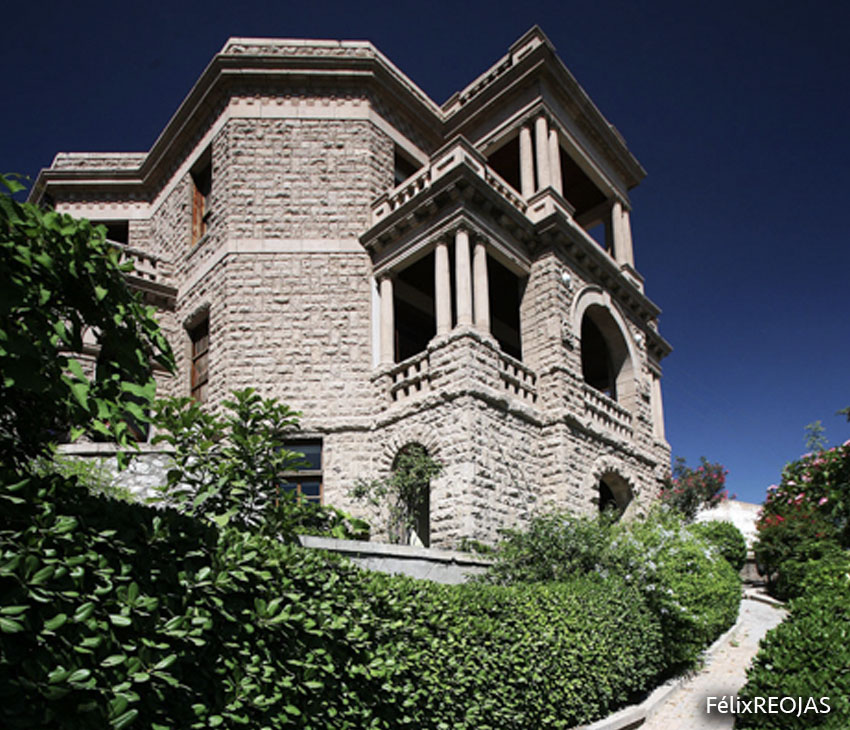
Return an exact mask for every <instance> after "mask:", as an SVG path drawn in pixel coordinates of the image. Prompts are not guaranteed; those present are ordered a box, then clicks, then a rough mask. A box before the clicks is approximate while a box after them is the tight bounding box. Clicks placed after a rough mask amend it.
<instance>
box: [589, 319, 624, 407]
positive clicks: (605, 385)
mask: <svg viewBox="0 0 850 730" xmlns="http://www.w3.org/2000/svg"><path fill="white" fill-rule="evenodd" d="M581 374H582V377H583V378H584V382H585V383H587V384H588V385H589V386H591V387H592V388H596V390H599V391H601V392H603V393H605V395H607V396H608V397H609V398H613V399H615V400H616V398H617V388H616V380H615V378H614V364H613V362H612V359H611V352H610V350H609V349H608V343H607V342H606V341H605V336H604V335H603V334H602V332H601V331H600V329H599V327H597V326H596V323H595V322H594V321H593V320H592V319H591V318H590V317H588V316H587V315H586V314H585V315H584V318H583V319H582V321H581Z"/></svg>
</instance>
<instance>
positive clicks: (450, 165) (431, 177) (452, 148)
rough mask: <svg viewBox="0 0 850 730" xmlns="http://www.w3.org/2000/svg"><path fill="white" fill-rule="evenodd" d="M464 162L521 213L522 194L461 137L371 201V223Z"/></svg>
mask: <svg viewBox="0 0 850 730" xmlns="http://www.w3.org/2000/svg"><path fill="white" fill-rule="evenodd" d="M461 165H466V166H467V167H468V168H469V169H471V170H472V171H473V172H474V173H475V174H476V175H478V177H480V178H481V179H482V180H484V181H485V182H486V183H487V184H488V185H489V186H490V187H491V188H492V189H493V190H495V191H496V192H497V193H499V195H501V196H502V197H503V198H504V199H505V200H507V201H508V202H509V203H510V204H511V205H512V206H513V207H514V208H516V209H517V210H519V211H520V212H521V213H523V214H525V212H526V209H527V205H526V203H525V201H524V200H523V198H522V196H521V195H520V194H519V193H518V192H517V191H516V190H514V188H513V187H512V186H511V185H510V184H509V183H508V182H507V181H506V180H505V179H504V178H503V177H501V176H500V175H499V174H498V173H497V172H496V171H495V170H493V168H491V167H489V166H488V165H487V162H486V160H485V158H484V156H483V155H482V154H481V153H480V152H478V151H477V150H476V149H475V148H474V147H473V146H472V145H471V144H470V143H469V142H467V141H466V140H465V139H463V138H459V139H457V140H456V141H454V142H452V143H450V144H449V145H447V146H446V147H444V148H443V149H441V150H439V151H438V152H436V153H435V154H434V156H433V157H432V158H431V161H430V162H429V163H428V164H427V165H425V167H423V168H422V169H421V170H419V171H418V172H416V173H415V174H414V175H412V176H411V177H409V178H408V179H407V180H405V181H404V182H403V183H401V185H398V186H396V187H395V188H393V189H392V190H390V191H389V192H387V193H384V194H383V195H381V196H380V197H379V198H378V199H377V200H375V202H374V203H373V204H372V225H375V224H376V223H378V222H379V221H381V220H382V219H383V218H385V217H386V216H388V215H389V214H390V213H392V212H393V211H395V210H397V209H398V208H400V207H401V206H403V205H404V204H405V203H407V202H408V201H410V200H412V199H413V198H415V197H417V196H418V195H420V194H421V193H422V192H424V191H426V190H428V189H429V188H430V187H431V186H432V185H433V184H434V183H435V182H437V180H439V179H440V178H441V177H443V176H444V175H447V174H448V173H449V172H451V171H452V170H454V169H455V168H457V167H459V166H461Z"/></svg>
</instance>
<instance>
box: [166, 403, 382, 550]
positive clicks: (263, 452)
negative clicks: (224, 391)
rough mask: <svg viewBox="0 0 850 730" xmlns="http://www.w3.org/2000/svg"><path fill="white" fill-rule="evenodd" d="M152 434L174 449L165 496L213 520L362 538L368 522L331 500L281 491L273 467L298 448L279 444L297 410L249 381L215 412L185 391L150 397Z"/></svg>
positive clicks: (269, 530) (289, 461)
mask: <svg viewBox="0 0 850 730" xmlns="http://www.w3.org/2000/svg"><path fill="white" fill-rule="evenodd" d="M156 405H157V409H156V418H155V420H156V424H157V426H158V427H159V428H160V429H161V432H160V433H159V434H158V435H157V436H156V437H155V438H154V442H155V443H158V442H162V441H165V442H166V443H168V444H169V445H170V446H171V447H172V448H173V449H174V464H173V465H172V467H171V468H170V469H169V471H168V482H167V484H166V485H164V486H163V487H162V489H161V492H162V493H163V496H164V499H165V501H166V503H168V504H170V505H172V506H174V507H176V508H177V509H178V510H180V511H182V512H184V513H187V514H191V515H195V516H197V517H205V518H210V519H213V520H214V521H216V523H217V524H219V525H222V526H224V525H227V524H230V525H232V526H235V527H238V528H240V529H249V530H253V531H260V532H264V533H265V534H268V535H275V536H281V537H283V538H284V539H287V540H289V541H294V540H295V539H296V537H295V536H296V533H302V534H304V533H306V534H326V535H329V536H331V537H339V538H350V539H358V540H368V539H369V525H368V524H366V523H365V522H364V521H362V520H358V519H355V518H354V517H351V516H350V515H347V514H346V513H344V512H342V511H340V510H338V509H335V508H333V507H324V506H320V505H317V504H313V503H310V502H307V501H306V500H301V499H299V498H298V497H297V496H296V495H294V494H287V493H283V492H282V491H281V486H280V484H281V474H283V473H284V472H285V471H289V470H292V469H295V468H297V467H298V466H300V464H301V456H300V455H299V454H297V453H294V452H292V451H289V450H287V449H286V448H285V443H286V439H287V438H288V437H290V436H291V435H292V433H293V432H295V431H296V430H297V428H298V417H299V415H300V414H299V413H297V412H295V411H293V410H291V409H290V408H289V407H288V406H286V405H284V404H282V403H280V402H279V401H277V400H276V399H274V398H265V399H264V398H261V397H260V396H259V395H258V394H257V393H256V392H255V391H254V390H253V389H252V388H246V389H244V390H238V391H234V392H233V394H232V398H231V399H229V400H225V401H223V403H222V406H223V409H222V413H221V414H215V413H210V412H208V411H206V410H204V409H203V408H202V407H201V406H200V404H199V403H198V402H197V401H195V400H193V399H191V398H167V399H162V400H159V401H157V404H156Z"/></svg>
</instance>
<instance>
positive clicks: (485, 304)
mask: <svg viewBox="0 0 850 730" xmlns="http://www.w3.org/2000/svg"><path fill="white" fill-rule="evenodd" d="M472 291H473V294H474V295H475V327H476V329H479V330H481V332H486V333H487V334H489V333H490V283H489V281H488V280H487V246H485V245H484V241H482V240H481V239H478V240H476V241H475V247H474V248H473V250H472Z"/></svg>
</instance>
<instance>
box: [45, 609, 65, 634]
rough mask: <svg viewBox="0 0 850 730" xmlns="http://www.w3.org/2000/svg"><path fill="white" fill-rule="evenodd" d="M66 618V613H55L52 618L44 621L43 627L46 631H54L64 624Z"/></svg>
mask: <svg viewBox="0 0 850 730" xmlns="http://www.w3.org/2000/svg"><path fill="white" fill-rule="evenodd" d="M67 620H68V615H67V614H64V613H57V614H56V615H55V616H54V617H53V618H52V619H49V620H48V621H45V622H44V628H45V629H47V630H48V631H55V630H56V629H58V628H59V627H60V626H62V625H64V624H65V622H66V621H67Z"/></svg>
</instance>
